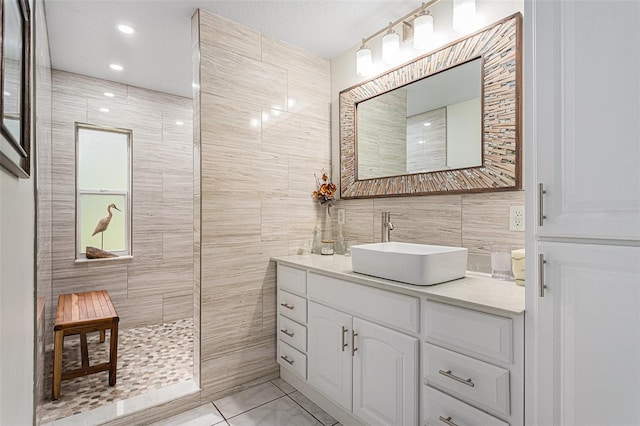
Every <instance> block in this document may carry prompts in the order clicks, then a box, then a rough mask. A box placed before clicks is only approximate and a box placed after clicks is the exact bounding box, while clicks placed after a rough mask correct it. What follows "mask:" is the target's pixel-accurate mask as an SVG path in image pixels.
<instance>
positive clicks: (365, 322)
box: [276, 255, 524, 426]
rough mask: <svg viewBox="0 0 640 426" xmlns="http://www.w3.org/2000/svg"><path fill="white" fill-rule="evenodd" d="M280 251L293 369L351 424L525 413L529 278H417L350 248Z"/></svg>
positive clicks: (301, 385) (303, 386)
mask: <svg viewBox="0 0 640 426" xmlns="http://www.w3.org/2000/svg"><path fill="white" fill-rule="evenodd" d="M281 259H282V260H281ZM276 260H277V261H278V268H277V271H278V304H279V305H278V312H279V314H278V321H279V322H278V326H279V330H278V357H279V359H278V362H279V363H280V365H281V366H282V369H281V375H282V377H283V378H284V379H285V380H287V381H289V382H290V383H291V384H292V385H293V386H294V387H295V388H296V389H298V390H299V391H301V392H302V393H304V394H305V395H306V396H307V397H309V398H310V399H311V400H312V401H314V402H315V403H316V404H317V405H319V406H320V407H321V408H323V409H324V410H325V411H327V412H328V413H330V414H331V415H332V416H333V417H334V418H336V419H338V420H339V421H340V422H341V423H342V424H349V425H403V426H418V425H419V426H423V425H438V426H443V425H449V426H451V425H459V426H463V425H468V426H470V425H478V426H493V425H496V426H503V425H522V424H523V418H524V374H523V368H524V367H523V363H524V332H523V324H524V289H522V287H519V286H516V285H515V284H514V283H513V282H511V283H506V282H502V281H497V280H492V279H490V278H487V277H486V276H480V275H477V276H474V275H473V274H468V275H469V276H468V277H466V278H464V279H462V280H456V281H452V282H450V283H444V284H440V285H436V286H430V287H418V286H412V285H409V284H402V283H397V282H393V281H388V280H380V279H376V278H373V277H366V276H364V275H361V274H355V273H353V272H351V271H350V267H351V264H350V259H349V258H348V257H344V256H330V257H329V256H314V255H311V256H288V257H286V258H277V259H276ZM283 304H284V305H287V306H283ZM292 307H293V309H291V308H292ZM303 319H304V321H303ZM283 330H284V331H286V332H287V333H284V332H283ZM289 334H293V336H289ZM298 336H305V337H306V341H304V339H302V338H300V339H298V338H297V337H298ZM284 350H287V351H289V353H292V354H293V355H292V356H289V355H287V354H284V353H283V352H282V351H284ZM292 351H294V352H292ZM283 354H284V355H285V356H286V357H287V359H283V358H282V355H283ZM295 356H298V357H299V359H295V358H294V357H295ZM291 360H293V361H294V362H293V364H291V363H290V362H288V361H291ZM301 366H304V367H306V369H305V370H304V373H303V372H302V368H301ZM469 379H470V380H469Z"/></svg>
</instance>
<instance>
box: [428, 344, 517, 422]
mask: <svg viewBox="0 0 640 426" xmlns="http://www.w3.org/2000/svg"><path fill="white" fill-rule="evenodd" d="M424 353H425V363H424V364H425V374H426V380H427V383H428V384H429V385H431V386H434V387H437V388H438V389H441V390H444V391H445V392H447V393H449V394H451V395H454V396H457V397H459V398H461V399H463V400H464V401H467V402H469V403H470V404H473V405H476V406H478V407H480V408H488V409H490V410H494V411H496V412H499V413H502V414H506V415H508V414H509V413H510V407H509V370H505V369H504V368H500V367H496V366H495V365H491V364H488V363H486V362H484V361H479V360H477V359H474V358H470V357H468V356H465V355H462V354H459V353H457V352H452V351H449V350H447V349H443V348H440V347H438V346H434V345H430V344H428V343H427V344H425V351H424Z"/></svg>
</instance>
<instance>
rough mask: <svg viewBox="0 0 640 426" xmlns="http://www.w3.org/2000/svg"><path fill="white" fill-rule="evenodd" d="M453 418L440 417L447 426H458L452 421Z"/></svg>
mask: <svg viewBox="0 0 640 426" xmlns="http://www.w3.org/2000/svg"><path fill="white" fill-rule="evenodd" d="M451 418H452V417H451V416H449V417H442V416H440V421H441V422H442V423H444V424H447V425H449V426H458V425H457V424H455V423H454V422H452V421H451Z"/></svg>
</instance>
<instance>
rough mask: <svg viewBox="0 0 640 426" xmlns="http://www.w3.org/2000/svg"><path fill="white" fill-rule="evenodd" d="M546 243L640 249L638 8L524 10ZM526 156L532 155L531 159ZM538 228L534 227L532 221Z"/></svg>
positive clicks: (531, 134) (544, 5)
mask: <svg viewBox="0 0 640 426" xmlns="http://www.w3.org/2000/svg"><path fill="white" fill-rule="evenodd" d="M525 5H526V7H527V9H526V10H525V18H526V19H527V22H526V24H525V27H527V28H529V29H530V31H529V32H528V35H529V36H530V37H528V39H529V42H528V43H527V47H528V50H527V53H526V54H527V57H529V58H530V59H529V60H528V61H527V63H528V64H529V65H528V66H529V69H527V72H525V76H527V77H526V78H527V80H528V81H527V82H526V90H527V92H526V93H525V101H526V102H527V106H526V108H525V110H526V111H527V118H526V119H527V123H526V126H525V128H526V129H527V134H526V140H527V143H529V142H531V143H533V145H532V146H534V147H535V148H533V149H532V150H531V151H528V153H531V154H532V158H533V161H534V162H535V164H534V170H535V173H534V179H533V182H531V184H529V185H527V191H531V193H533V192H534V191H535V192H536V193H538V190H539V187H538V186H535V185H537V184H542V185H543V189H544V191H545V192H546V193H545V194H544V195H539V196H537V197H536V198H537V202H538V207H539V210H540V211H541V212H542V214H544V215H545V216H546V219H544V220H542V223H543V226H539V221H540V219H539V213H540V212H536V213H537V214H535V215H534V216H535V217H532V218H529V217H528V218H527V226H529V224H530V223H531V224H532V225H533V224H535V226H536V230H535V231H536V233H537V235H540V236H560V237H567V236H569V237H585V238H606V239H624V240H640V167H638V163H639V162H640V143H639V142H638V140H639V137H640V78H639V77H638V76H640V2H638V1H606V2H600V1H532V2H525ZM527 155H528V154H527ZM531 219H532V220H531Z"/></svg>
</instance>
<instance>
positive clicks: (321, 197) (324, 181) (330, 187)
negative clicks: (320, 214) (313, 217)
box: [311, 169, 338, 216]
mask: <svg viewBox="0 0 640 426" xmlns="http://www.w3.org/2000/svg"><path fill="white" fill-rule="evenodd" d="M313 176H314V177H315V178H316V184H317V185H318V189H317V190H315V191H313V194H311V196H312V197H313V198H314V199H316V200H318V202H319V203H320V205H322V206H325V207H326V208H327V214H328V215H329V216H331V210H330V209H331V206H332V205H333V201H334V200H335V195H336V189H338V188H337V187H336V185H335V184H334V183H332V182H331V180H330V179H329V175H327V172H326V171H325V170H324V169H322V178H321V179H319V178H318V175H316V174H315V173H314V174H313Z"/></svg>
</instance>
